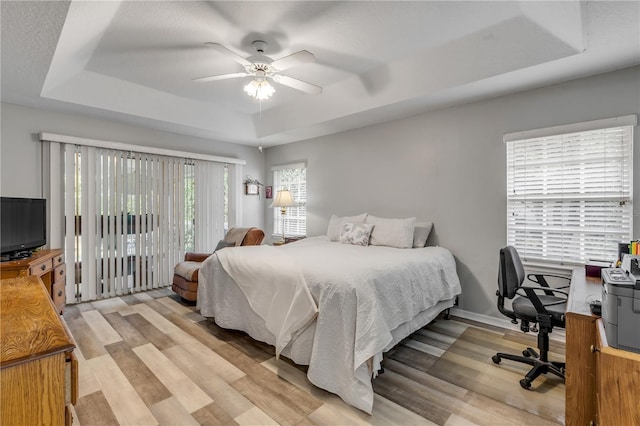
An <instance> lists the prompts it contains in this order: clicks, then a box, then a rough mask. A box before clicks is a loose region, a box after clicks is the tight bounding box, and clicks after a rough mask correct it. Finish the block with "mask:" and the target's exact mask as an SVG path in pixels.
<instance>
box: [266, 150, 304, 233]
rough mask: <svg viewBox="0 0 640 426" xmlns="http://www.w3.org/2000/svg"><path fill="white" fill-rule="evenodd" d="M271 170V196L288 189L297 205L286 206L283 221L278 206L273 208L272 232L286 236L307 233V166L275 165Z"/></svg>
mask: <svg viewBox="0 0 640 426" xmlns="http://www.w3.org/2000/svg"><path fill="white" fill-rule="evenodd" d="M271 170H272V171H273V196H274V197H275V195H276V194H277V192H278V191H280V190H282V189H288V190H289V191H290V192H291V195H292V196H293V199H294V200H295V201H296V203H297V204H298V206H297V207H288V208H287V210H286V215H285V218H284V221H283V220H282V214H281V213H280V208H274V209H273V234H274V236H281V235H282V227H283V222H284V234H285V236H287V237H304V236H306V235H307V168H306V165H305V164H303V163H298V164H288V165H284V166H276V167H273V168H272V169H271Z"/></svg>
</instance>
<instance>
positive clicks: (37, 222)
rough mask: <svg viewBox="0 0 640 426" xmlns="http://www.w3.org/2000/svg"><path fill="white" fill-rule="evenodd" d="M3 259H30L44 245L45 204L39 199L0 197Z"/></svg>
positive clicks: (0, 234) (0, 233)
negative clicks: (33, 250)
mask: <svg viewBox="0 0 640 426" xmlns="http://www.w3.org/2000/svg"><path fill="white" fill-rule="evenodd" d="M0 222H1V227H0V245H1V246H2V247H1V249H0V251H1V254H2V260H13V259H21V258H25V257H29V256H30V255H31V250H32V249H34V248H38V247H41V246H43V245H45V244H46V243H47V201H46V200H44V199H42V198H12V197H0Z"/></svg>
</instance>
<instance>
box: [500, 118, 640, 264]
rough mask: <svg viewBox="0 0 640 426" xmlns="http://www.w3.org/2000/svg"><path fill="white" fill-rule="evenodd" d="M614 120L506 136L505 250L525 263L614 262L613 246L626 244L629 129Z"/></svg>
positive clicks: (630, 155)
mask: <svg viewBox="0 0 640 426" xmlns="http://www.w3.org/2000/svg"><path fill="white" fill-rule="evenodd" d="M633 117H634V118H635V116H633ZM616 120H617V119H611V120H600V121H601V122H608V121H613V122H614V124H615V123H618V126H617V127H613V126H602V128H593V127H594V126H593V125H589V124H592V123H594V122H591V123H583V124H584V125H586V126H584V127H588V128H589V129H588V130H584V131H572V132H570V133H569V132H558V134H551V135H548V134H545V135H544V136H539V137H529V138H519V139H517V138H514V139H513V140H508V139H509V136H510V135H506V136H505V141H506V149H507V167H506V168H507V243H508V244H509V245H513V246H515V247H516V248H517V249H518V252H519V253H520V255H521V256H522V257H523V258H524V259H525V260H530V261H531V260H533V261H546V262H552V263H561V264H582V263H585V262H587V261H588V260H590V259H598V260H606V261H613V260H615V259H617V257H618V255H617V243H618V242H627V243H628V242H629V241H630V240H631V239H632V233H633V210H632V202H633V200H632V194H633V125H624V126H620V125H619V121H616ZM601 124H604V123H601ZM579 126H580V125H572V126H571V127H570V129H571V130H575V129H576V128H579ZM567 127H569V126H567ZM543 130H544V129H543ZM548 130H559V128H555V129H548ZM534 132H536V131H532V132H527V133H531V134H533V133H534ZM542 133H544V131H542ZM538 134H540V133H538ZM514 135H516V136H522V134H514ZM528 136H530V135H528Z"/></svg>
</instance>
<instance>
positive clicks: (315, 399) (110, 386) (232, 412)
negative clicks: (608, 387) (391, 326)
mask: <svg viewBox="0 0 640 426" xmlns="http://www.w3.org/2000/svg"><path fill="white" fill-rule="evenodd" d="M64 318H65V320H66V322H67V325H68V326H69V329H70V330H71V333H72V334H73V336H74V338H75V340H76V343H77V345H78V349H77V355H78V357H79V360H80V398H79V401H78V404H77V405H76V406H75V408H74V409H75V416H74V417H75V418H74V424H77V425H115V424H130V425H152V424H161V425H195V424H207V425H236V424H238V425H277V424H280V425H306V424H318V425H357V424H372V425H393V424H396V425H414V424H415V425H417V424H438V425H469V424H479V425H503V424H504V425H522V424H530V425H545V424H562V423H563V421H564V384H562V383H561V382H560V381H559V380H554V379H542V380H539V381H536V382H534V387H536V388H537V390H536V391H525V390H523V389H521V388H520V386H519V384H518V380H519V379H520V378H521V375H523V374H524V373H525V372H526V370H527V368H526V366H522V365H519V364H515V363H509V362H507V361H503V363H502V364H501V365H499V366H496V365H494V364H493V363H492V362H491V354H493V353H494V352H496V351H498V350H499V351H505V352H511V353H519V352H520V351H522V349H523V348H524V347H526V346H527V345H529V346H534V344H535V338H534V336H528V335H523V334H522V333H518V332H515V331H508V330H503V329H498V328H491V327H483V326H479V325H478V324H473V323H471V322H465V321H463V320H460V319H451V320H444V319H438V320H436V321H434V322H433V323H432V324H430V325H428V326H427V327H425V328H424V329H422V330H419V331H417V332H416V333H414V334H413V335H411V336H410V337H409V338H408V339H406V340H405V341H403V342H402V343H401V344H400V345H398V346H397V347H396V348H394V349H393V350H392V351H390V352H389V353H388V354H387V356H386V357H385V372H384V373H383V374H381V375H380V376H379V377H378V378H376V379H375V380H374V390H375V402H374V410H373V411H374V412H373V415H368V414H366V413H364V412H361V411H359V410H357V409H355V408H352V407H350V406H348V405H346V404H345V403H343V402H342V400H341V399H340V398H339V397H337V396H335V395H333V394H331V393H329V392H326V391H323V390H322V389H318V388H316V387H315V386H313V385H312V384H311V383H309V381H308V380H307V378H306V374H305V367H301V366H297V365H295V364H293V363H291V362H289V361H287V360H282V359H281V360H278V361H277V360H275V358H274V351H273V347H271V346H268V345H265V344H262V343H259V342H256V341H254V340H253V339H251V338H250V337H248V336H247V335H246V334H244V333H241V332H236V331H231V330H224V329H222V328H220V327H218V326H217V325H215V323H214V322H213V321H211V320H208V319H206V318H203V317H202V316H200V315H199V313H198V312H196V311H195V308H194V307H192V306H187V305H185V304H183V303H182V302H181V301H180V299H179V298H178V297H177V296H175V295H174V294H173V293H172V292H171V291H170V290H169V289H161V290H154V291H151V292H147V293H140V294H136V295H129V296H124V297H119V298H114V299H107V300H103V301H97V302H93V303H82V304H77V305H69V306H67V307H66V309H65V312H64ZM552 350H553V351H554V353H553V354H552V358H553V359H558V358H560V359H562V358H563V357H564V355H563V354H564V345H563V344H561V343H557V342H553V343H552Z"/></svg>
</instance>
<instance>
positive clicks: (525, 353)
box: [522, 349, 531, 358]
mask: <svg viewBox="0 0 640 426" xmlns="http://www.w3.org/2000/svg"><path fill="white" fill-rule="evenodd" d="M522 355H524V356H526V357H527V358H531V352H529V350H528V349H525V350H524V351H522Z"/></svg>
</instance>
